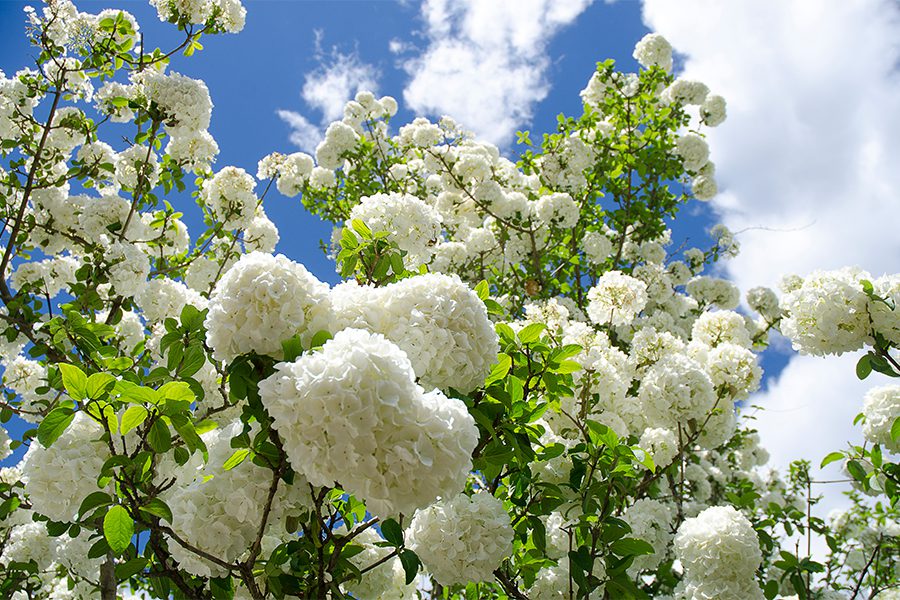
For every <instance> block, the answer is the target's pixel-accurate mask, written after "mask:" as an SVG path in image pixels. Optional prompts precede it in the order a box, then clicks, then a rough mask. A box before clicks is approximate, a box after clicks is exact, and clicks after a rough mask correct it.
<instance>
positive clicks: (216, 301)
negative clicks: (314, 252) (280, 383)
mask: <svg viewBox="0 0 900 600" xmlns="http://www.w3.org/2000/svg"><path fill="white" fill-rule="evenodd" d="M330 314H331V313H330V310H329V302H328V286H327V285H326V284H324V283H322V282H320V281H319V280H318V279H316V278H315V277H314V276H313V275H312V274H311V273H310V272H309V271H307V270H306V267H304V266H303V265H301V264H300V263H296V262H294V261H292V260H290V259H289V258H287V257H285V256H283V255H281V254H279V255H278V256H272V255H271V254H264V253H262V252H251V253H250V254H245V255H243V256H242V257H241V258H240V260H238V261H237V262H236V263H235V264H234V265H232V266H231V268H230V269H228V271H227V272H226V273H225V275H224V276H223V277H222V280H221V281H220V282H219V284H218V285H217V286H216V288H215V290H213V293H212V294H211V296H210V299H209V313H208V314H207V316H206V340H207V342H208V343H209V345H210V346H211V347H212V349H213V357H214V358H215V359H216V360H221V361H224V362H229V361H231V360H232V359H234V358H235V357H237V356H239V355H241V354H246V353H248V352H256V353H257V354H263V355H268V356H275V357H279V356H281V355H282V347H281V343H282V342H283V341H285V340H287V339H289V338H291V337H293V336H294V335H300V337H301V340H303V341H304V342H305V343H308V341H309V340H310V338H312V336H313V335H315V334H316V332H318V331H320V330H323V329H327V328H328V327H329V319H330Z"/></svg>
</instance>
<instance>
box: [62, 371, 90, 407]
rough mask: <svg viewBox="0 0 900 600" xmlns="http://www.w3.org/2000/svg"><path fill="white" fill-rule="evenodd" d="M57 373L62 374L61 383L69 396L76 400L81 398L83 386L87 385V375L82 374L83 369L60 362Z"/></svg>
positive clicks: (82, 397)
mask: <svg viewBox="0 0 900 600" xmlns="http://www.w3.org/2000/svg"><path fill="white" fill-rule="evenodd" d="M59 373H60V375H62V380H63V385H64V386H65V388H66V392H68V393H69V396H71V397H72V399H73V400H76V401H77V400H83V399H84V394H85V391H84V390H85V386H86V385H87V375H85V374H84V371H82V370H81V369H79V368H78V367H76V366H75V365H70V364H68V363H60V364H59Z"/></svg>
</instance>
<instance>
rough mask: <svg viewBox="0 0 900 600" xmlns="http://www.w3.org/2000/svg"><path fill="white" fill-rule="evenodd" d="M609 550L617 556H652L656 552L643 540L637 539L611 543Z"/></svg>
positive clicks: (624, 539)
mask: <svg viewBox="0 0 900 600" xmlns="http://www.w3.org/2000/svg"><path fill="white" fill-rule="evenodd" d="M610 549H611V550H612V551H613V553H614V554H616V555H618V556H634V555H637V554H653V553H654V552H656V551H655V550H654V549H653V546H651V545H650V544H648V543H647V542H645V541H644V540H639V539H637V538H622V539H621V540H616V541H615V542H613V543H612V545H611V546H610Z"/></svg>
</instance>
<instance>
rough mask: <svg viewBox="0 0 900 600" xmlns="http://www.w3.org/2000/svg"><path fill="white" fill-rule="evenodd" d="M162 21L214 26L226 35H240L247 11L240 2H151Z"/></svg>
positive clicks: (196, 0)
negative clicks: (209, 22)
mask: <svg viewBox="0 0 900 600" xmlns="http://www.w3.org/2000/svg"><path fill="white" fill-rule="evenodd" d="M150 4H151V5H153V6H154V7H156V11H157V13H159V19H160V20H161V21H176V22H177V21H186V22H187V23H193V24H195V25H203V24H206V23H207V22H208V21H210V20H212V24H213V25H214V26H215V27H216V28H218V29H221V30H222V31H225V32H226V33H238V32H240V31H241V30H242V29H243V28H244V24H245V22H246V20H247V10H246V9H245V8H244V6H243V5H242V4H241V2H240V0H150Z"/></svg>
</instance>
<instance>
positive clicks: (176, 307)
mask: <svg viewBox="0 0 900 600" xmlns="http://www.w3.org/2000/svg"><path fill="white" fill-rule="evenodd" d="M134 299H135V301H137V304H138V306H140V307H141V311H142V312H141V314H142V315H143V317H144V319H146V320H147V321H149V322H151V323H153V322H161V321H165V320H166V319H167V318H169V317H171V318H173V319H177V318H179V316H180V315H181V311H182V309H184V307H185V305H187V304H190V305H191V306H193V307H194V308H196V309H198V310H203V309H204V308H206V305H207V300H206V298H204V297H203V296H201V295H200V294H198V293H197V292H196V291H194V290H192V289H190V288H189V287H187V286H186V285H184V284H183V283H181V282H180V281H176V280H174V279H168V278H160V279H151V280H150V281H148V282H147V285H145V286H143V289H142V290H141V292H139V293H138V294H137V296H135V298H134Z"/></svg>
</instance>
